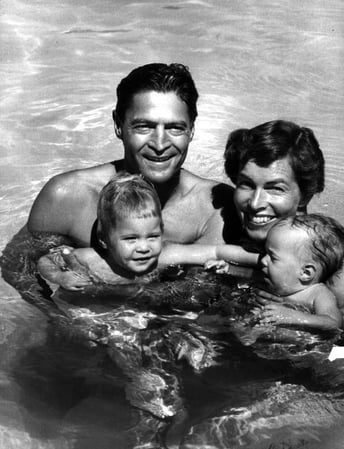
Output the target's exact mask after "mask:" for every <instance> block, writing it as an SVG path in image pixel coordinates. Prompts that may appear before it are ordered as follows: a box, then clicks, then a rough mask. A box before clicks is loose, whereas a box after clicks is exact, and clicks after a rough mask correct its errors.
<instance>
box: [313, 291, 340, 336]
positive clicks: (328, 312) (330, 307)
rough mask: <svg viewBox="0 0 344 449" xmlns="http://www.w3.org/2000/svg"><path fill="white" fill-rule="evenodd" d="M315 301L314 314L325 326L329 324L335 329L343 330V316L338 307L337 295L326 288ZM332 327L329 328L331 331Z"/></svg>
mask: <svg viewBox="0 0 344 449" xmlns="http://www.w3.org/2000/svg"><path fill="white" fill-rule="evenodd" d="M322 287H323V288H322V289H321V291H320V292H319V294H318V295H317V297H316V298H315V299H314V313H315V314H316V315H314V316H316V317H318V318H319V320H323V324H324V326H325V325H326V324H327V325H328V326H331V323H332V329H333V328H341V327H342V325H343V316H342V313H341V311H340V309H339V307H338V304H337V299H336V297H335V295H334V294H333V293H332V292H331V291H330V290H329V289H328V288H327V287H326V286H325V285H323V286H322ZM330 328H331V327H328V329H330Z"/></svg>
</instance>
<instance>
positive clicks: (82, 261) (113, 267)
mask: <svg viewBox="0 0 344 449" xmlns="http://www.w3.org/2000/svg"><path fill="white" fill-rule="evenodd" d="M97 218H98V231H97V239H98V244H97V249H93V248H77V249H74V248H72V247H69V246H62V247H58V248H54V249H52V250H51V251H50V253H49V254H47V255H45V256H43V257H41V258H40V259H39V261H38V264H37V268H38V271H39V273H40V274H41V276H42V277H43V278H44V279H46V280H47V281H49V282H52V283H54V284H57V285H59V286H61V287H63V288H65V289H68V290H73V291H77V290H82V289H83V288H84V287H86V286H87V285H90V284H94V283H100V282H103V283H108V284H120V283H122V284H123V283H131V282H149V281H152V280H154V279H157V277H158V270H157V269H158V267H163V266H166V265H170V264H196V265H202V264H204V263H205V262H206V261H207V260H209V259H215V258H220V259H227V260H228V259H229V260H232V261H233V262H235V263H242V264H248V265H254V264H256V262H257V259H258V255H257V254H254V253H248V252H246V251H245V250H243V249H242V248H241V247H239V246H235V245H219V246H214V245H179V244H173V243H165V244H164V245H163V243H162V233H163V222H162V213H161V206H160V201H159V198H158V195H157V193H156V191H155V189H154V187H153V186H152V185H151V184H150V183H148V182H147V181H145V180H144V178H143V177H142V176H140V175H131V174H126V173H122V174H119V175H117V176H116V177H115V178H113V179H112V180H111V181H110V182H109V183H108V184H106V185H105V186H104V187H103V189H102V191H101V192H100V197H99V203H98V210H97ZM163 246H164V247H163Z"/></svg>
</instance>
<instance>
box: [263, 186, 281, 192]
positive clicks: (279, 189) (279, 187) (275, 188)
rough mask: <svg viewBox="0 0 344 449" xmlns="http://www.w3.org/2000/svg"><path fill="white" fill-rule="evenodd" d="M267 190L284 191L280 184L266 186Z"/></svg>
mask: <svg viewBox="0 0 344 449" xmlns="http://www.w3.org/2000/svg"><path fill="white" fill-rule="evenodd" d="M267 190H270V191H272V192H284V191H285V189H284V188H283V187H282V186H271V187H268V188H267Z"/></svg>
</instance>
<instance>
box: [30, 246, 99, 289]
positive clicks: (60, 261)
mask: <svg viewBox="0 0 344 449" xmlns="http://www.w3.org/2000/svg"><path fill="white" fill-rule="evenodd" d="M74 251H75V250H74V249H73V248H71V247H67V246H64V247H63V248H60V252H59V249H54V250H52V251H51V252H49V253H48V254H46V255H45V256H42V257H41V258H40V259H39V260H38V262H37V269H38V272H39V273H40V275H41V276H42V277H43V278H44V279H46V280H47V281H50V282H52V283H54V284H58V285H60V286H61V287H63V288H65V289H67V290H74V291H76V290H81V289H82V288H84V287H85V286H86V285H90V284H91V283H92V282H91V279H90V278H89V277H88V276H87V275H86V274H84V273H78V272H76V271H73V264H71V266H69V265H68V264H67V263H66V262H65V260H64V257H63V255H62V254H64V255H65V256H67V257H68V259H74V257H75V256H74ZM76 262H77V261H76ZM76 262H75V263H76Z"/></svg>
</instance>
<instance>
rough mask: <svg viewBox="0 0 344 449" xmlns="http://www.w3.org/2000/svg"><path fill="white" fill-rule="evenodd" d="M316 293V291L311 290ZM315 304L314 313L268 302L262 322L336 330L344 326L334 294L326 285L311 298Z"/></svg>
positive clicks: (262, 314)
mask: <svg viewBox="0 0 344 449" xmlns="http://www.w3.org/2000/svg"><path fill="white" fill-rule="evenodd" d="M310 294H314V292H313V293H312V292H310ZM309 302H310V303H313V305H314V313H308V312H303V311H300V310H295V309H292V308H290V307H286V306H285V305H283V304H278V303H272V304H267V305H266V306H265V307H264V308H263V311H262V312H261V316H262V320H261V322H262V323H273V324H290V325H297V326H300V327H306V328H307V327H308V328H310V327H312V328H317V329H321V330H334V329H338V328H340V327H341V326H342V316H341V313H340V311H339V309H338V307H337V304H336V299H335V297H334V295H333V294H332V293H331V292H330V291H329V290H328V289H327V288H326V287H325V286H324V289H321V291H319V292H318V294H317V296H316V298H315V299H314V298H309Z"/></svg>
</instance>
